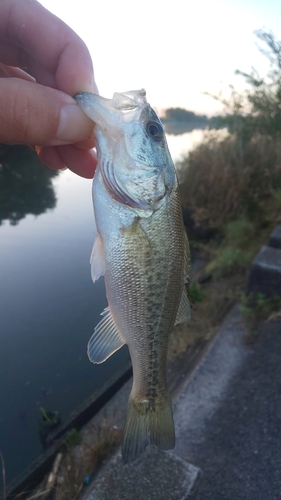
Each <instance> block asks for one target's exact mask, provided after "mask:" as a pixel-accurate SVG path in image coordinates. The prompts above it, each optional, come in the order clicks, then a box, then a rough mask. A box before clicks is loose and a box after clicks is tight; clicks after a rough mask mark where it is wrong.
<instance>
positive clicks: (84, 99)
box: [75, 89, 148, 132]
mask: <svg viewBox="0 0 281 500" xmlns="http://www.w3.org/2000/svg"><path fill="white" fill-rule="evenodd" d="M75 100H76V102H77V104H79V106H80V107H81V108H82V110H83V111H84V113H86V115H87V116H88V117H89V118H90V119H91V120H93V121H94V122H95V123H96V124H97V125H99V126H100V127H101V128H102V129H104V130H106V131H107V132H110V129H111V128H112V129H115V131H116V129H120V128H122V124H123V123H129V122H131V121H133V120H137V119H138V117H139V115H140V113H141V111H142V110H143V108H144V107H146V106H147V105H148V104H147V100H146V92H145V90H144V89H141V90H131V91H128V92H115V93H114V94H113V98H112V99H106V98H105V97H101V96H100V95H98V94H92V93H91V92H79V93H78V94H76V96H75Z"/></svg>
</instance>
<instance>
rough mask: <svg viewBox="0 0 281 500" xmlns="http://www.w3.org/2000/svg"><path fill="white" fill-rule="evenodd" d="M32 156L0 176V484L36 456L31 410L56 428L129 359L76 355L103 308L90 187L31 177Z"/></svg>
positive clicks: (196, 134) (189, 139)
mask: <svg viewBox="0 0 281 500" xmlns="http://www.w3.org/2000/svg"><path fill="white" fill-rule="evenodd" d="M201 137H202V130H200V131H193V132H190V133H187V134H183V135H181V136H168V143H169V147H170V150H171V154H172V156H173V158H174V160H177V159H180V158H181V155H182V153H184V152H187V150H189V149H191V148H192V146H193V145H194V144H196V143H197V142H199V140H200V138H201ZM32 154H33V153H32V152H31V153H30V155H29V154H28V155H27V156H26V157H25V158H24V160H20V159H19V158H21V157H20V156H19V157H16V158H14V159H13V160H11V165H10V167H9V169H7V168H6V169H5V172H6V177H5V179H4V181H3V176H2V178H1V167H0V185H1V189H3V191H2V193H0V223H1V221H2V223H1V225H0V283H1V286H0V341H1V348H0V402H1V403H0V451H1V453H2V455H3V457H4V461H5V469H6V480H7V482H9V481H10V480H11V479H13V478H14V477H15V476H16V475H18V474H19V473H20V472H21V471H22V470H23V469H25V468H26V467H27V466H28V465H29V464H30V462H32V461H33V460H34V459H35V458H36V457H37V456H38V455H39V454H40V453H41V451H42V447H41V444H40V440H39V436H38V421H39V418H40V415H41V410H40V408H44V409H45V410H50V411H53V410H57V411H59V412H60V413H61V416H62V418H63V419H65V418H66V417H67V415H68V414H69V413H70V412H71V411H72V410H74V409H75V408H77V407H78V406H79V405H80V404H81V403H82V402H83V401H84V400H85V399H86V398H87V397H88V396H89V395H90V394H91V393H92V392H93V391H95V390H96V389H97V388H98V387H100V386H101V384H103V383H104V382H105V381H106V380H107V379H108V378H109V377H110V376H111V375H112V374H113V373H114V372H115V371H116V370H117V367H120V365H122V363H125V362H126V361H127V360H128V357H129V354H128V350H127V347H124V348H122V349H121V350H120V351H118V352H117V353H115V354H114V356H112V357H111V358H109V359H108V360H107V361H106V362H105V363H103V364H101V365H93V364H92V363H90V362H89V360H88V357H87V353H86V347H87V342H88V340H89V338H90V336H91V334H92V332H93V330H94V327H95V325H96V324H97V323H98V321H99V320H100V313H101V312H102V311H103V309H104V308H105V307H106V305H107V301H106V297H105V289H104V281H103V279H102V278H101V279H99V280H98V281H97V283H95V285H94V284H93V283H92V281H91V278H90V266H89V256H90V253H91V248H92V245H93V212H92V197H91V184H92V183H91V181H89V180H86V179H82V178H80V177H78V176H76V175H75V174H73V173H72V172H70V171H69V170H66V171H64V172H61V173H59V174H58V175H54V174H55V173H54V172H51V173H50V174H49V173H48V172H50V171H49V169H44V173H42V175H41V172H43V168H42V167H41V166H38V165H36V162H37V160H36V159H35V160H34V159H33V158H34V157H33V156H32ZM0 162H1V158H0ZM33 163H34V165H33ZM31 164H32V165H31ZM38 172H40V175H38V179H37V174H38ZM1 179H2V184H1ZM31 180H32V181H31ZM29 181H30V182H29ZM3 186H4V187H3ZM1 204H2V207H1ZM0 485H1V480H0ZM0 489H1V487H0Z"/></svg>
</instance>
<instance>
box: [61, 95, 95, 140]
mask: <svg viewBox="0 0 281 500" xmlns="http://www.w3.org/2000/svg"><path fill="white" fill-rule="evenodd" d="M92 123H93V122H92V121H91V120H89V118H88V117H87V116H86V115H85V113H84V112H83V111H82V110H81V108H79V106H78V105H77V104H76V103H74V104H66V105H65V106H62V108H61V110H60V123H59V127H58V131H57V139H56V140H55V141H53V144H52V145H56V146H59V145H62V144H71V143H73V142H79V141H83V140H84V139H86V138H87V136H88V135H89V131H90V130H91V125H92ZM92 128H93V125H92Z"/></svg>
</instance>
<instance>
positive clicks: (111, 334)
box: [87, 307, 125, 363]
mask: <svg viewBox="0 0 281 500" xmlns="http://www.w3.org/2000/svg"><path fill="white" fill-rule="evenodd" d="M102 315H103V318H102V320H101V321H100V322H99V323H98V325H97V326H96V328H95V330H94V333H93V335H92V336H91V338H90V340H89V343H88V350H87V352H88V356H89V359H90V361H92V363H103V361H105V360H106V359H107V358H109V357H110V356H111V355H112V354H113V353H114V352H115V351H118V349H120V347H122V346H123V345H124V344H125V341H124V340H123V338H122V337H121V335H120V333H119V332H118V330H117V328H116V325H115V323H114V320H113V318H112V316H111V313H110V310H109V308H108V307H107V308H106V309H105V310H104V311H103V312H102Z"/></svg>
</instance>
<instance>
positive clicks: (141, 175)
mask: <svg viewBox="0 0 281 500" xmlns="http://www.w3.org/2000/svg"><path fill="white" fill-rule="evenodd" d="M75 99H76V101H77V103H78V104H79V105H80V107H81V108H82V109H83V111H84V112H85V113H86V114H87V115H88V116H89V117H90V118H91V119H92V120H93V121H94V122H95V127H94V132H95V136H96V142H97V152H98V158H99V164H100V168H101V171H102V175H103V177H104V180H105V182H106V184H107V186H108V187H109V188H110V190H111V191H112V192H113V194H115V197H117V199H118V200H119V201H120V202H122V203H125V204H127V205H129V206H131V207H134V208H138V209H144V210H145V209H148V208H149V209H155V208H157V206H159V203H160V202H161V200H163V198H164V197H165V195H166V194H167V193H169V192H170V191H171V189H172V188H173V187H174V185H175V183H176V182H177V181H176V174H175V169H174V165H173V162H172V159H171V156H170V153H169V149H168V145H167V142H166V137H165V132H164V128H163V125H162V123H161V121H160V119H159V118H158V116H157V114H156V113H155V111H154V110H153V109H152V107H151V106H150V105H149V104H148V102H147V100H146V92H145V90H144V89H141V90H137V91H128V92H123V93H119V92H115V93H114V95H113V98H112V99H106V98H104V97H101V96H99V95H96V94H91V93H89V92H82V93H79V94H77V95H76V96H75Z"/></svg>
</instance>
